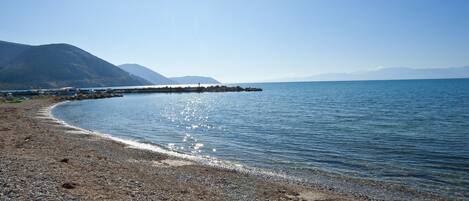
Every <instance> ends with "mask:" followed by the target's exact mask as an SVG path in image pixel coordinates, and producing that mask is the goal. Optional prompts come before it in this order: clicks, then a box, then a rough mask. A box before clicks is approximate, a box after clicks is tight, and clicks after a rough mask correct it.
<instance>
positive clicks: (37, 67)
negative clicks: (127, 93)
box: [0, 41, 219, 90]
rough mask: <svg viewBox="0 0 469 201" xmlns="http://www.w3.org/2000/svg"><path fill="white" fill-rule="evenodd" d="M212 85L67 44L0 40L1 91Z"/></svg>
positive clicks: (197, 78) (201, 78) (204, 80)
mask: <svg viewBox="0 0 469 201" xmlns="http://www.w3.org/2000/svg"><path fill="white" fill-rule="evenodd" d="M197 83H201V84H212V83H219V82H218V81H216V80H215V79H213V78H208V77H199V76H188V77H180V78H174V79H171V78H167V77H165V76H163V75H161V74H159V73H157V72H154V71H153V70H150V69H148V68H146V67H144V66H140V65H138V64H124V65H121V66H119V67H117V66H115V65H113V64H111V63H109V62H107V61H105V60H103V59H100V58H98V57H96V56H94V55H92V54H90V53H88V52H86V51H84V50H82V49H80V48H78V47H75V46H72V45H69V44H48V45H37V46H33V45H25V44H19V43H11V42H6V41H0V90H5V89H10V90H12V89H39V88H41V89H46V88H60V87H113V86H138V85H153V84H155V85H170V84H197Z"/></svg>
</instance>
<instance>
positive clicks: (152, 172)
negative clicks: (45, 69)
mask: <svg viewBox="0 0 469 201" xmlns="http://www.w3.org/2000/svg"><path fill="white" fill-rule="evenodd" d="M55 103H56V101H54V100H52V99H36V100H28V101H25V102H22V103H16V104H6V103H3V104H0V200H366V199H367V198H366V196H364V195H345V194H342V193H339V192H335V191H334V190H333V189H328V188H322V187H319V186H306V185H302V184H297V183H293V182H288V181H280V180H273V179H269V178H264V177H260V176H253V175H250V174H246V173H240V172H236V171H232V170H226V169H221V168H215V167H208V166H204V165H199V164H197V163H196V162H193V161H186V160H183V159H179V158H174V157H171V156H167V155H164V154H161V153H155V152H151V151H146V150H140V149H134V148H130V147H128V146H126V145H125V144H122V143H119V142H116V141H112V140H110V139H107V138H104V137H100V136H96V135H89V134H80V133H79V132H76V133H75V134H73V132H70V131H71V130H70V128H67V127H64V126H63V125H61V124H58V123H56V122H54V121H51V120H50V119H48V118H45V117H44V116H40V114H39V113H40V111H41V110H44V108H47V107H49V106H51V105H52V104H55Z"/></svg>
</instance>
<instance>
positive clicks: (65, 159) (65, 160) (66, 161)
mask: <svg viewBox="0 0 469 201" xmlns="http://www.w3.org/2000/svg"><path fill="white" fill-rule="evenodd" d="M68 161H69V159H68V158H64V159H62V160H60V162H61V163H68Z"/></svg>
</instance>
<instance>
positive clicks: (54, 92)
mask: <svg viewBox="0 0 469 201" xmlns="http://www.w3.org/2000/svg"><path fill="white" fill-rule="evenodd" d="M258 91H262V89H261V88H252V87H246V88H243V87H240V86H222V85H217V86H208V87H204V86H198V87H169V86H166V87H144V88H118V89H116V88H108V89H102V88H101V89H79V88H73V87H65V88H61V89H47V90H16V91H3V92H0V98H2V99H13V98H15V97H21V98H23V99H26V98H27V97H37V96H53V97H55V98H56V99H57V100H84V99H100V98H113V97H122V96H123V94H129V93H204V92H258Z"/></svg>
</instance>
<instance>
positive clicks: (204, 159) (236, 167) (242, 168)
mask: <svg viewBox="0 0 469 201" xmlns="http://www.w3.org/2000/svg"><path fill="white" fill-rule="evenodd" d="M68 102H70V101H64V102H59V103H56V104H54V105H52V106H49V107H47V108H44V109H41V110H39V112H38V115H37V116H36V118H40V119H48V120H51V121H53V122H54V123H57V124H60V125H61V126H62V127H64V128H67V129H70V130H69V131H66V132H67V133H71V134H89V135H96V136H100V137H103V138H107V139H110V140H113V141H116V142H120V143H123V144H125V145H127V146H128V147H129V148H134V149H141V150H148V151H153V152H157V153H162V154H166V155H168V156H173V157H177V158H180V159H185V160H190V161H193V162H196V163H198V164H201V165H206V166H211V167H216V168H222V169H227V170H233V171H237V172H240V173H247V174H251V175H258V176H264V177H269V178H277V179H285V180H290V181H303V179H301V178H299V177H294V176H289V175H286V174H282V173H278V172H274V171H270V170H266V169H261V168H255V167H250V166H246V165H243V164H240V163H236V162H232V161H227V160H221V159H218V158H216V157H213V156H208V155H204V156H195V155H189V154H185V153H181V152H176V151H173V150H170V149H166V148H163V147H161V146H158V145H156V144H151V143H143V142H138V141H135V140H131V139H124V138H119V137H115V136H112V135H110V134H107V133H101V132H97V131H93V130H87V129H84V128H80V127H77V126H73V125H71V124H69V123H67V122H65V121H63V120H61V119H58V118H56V117H55V116H54V115H53V114H52V110H54V109H55V108H56V107H57V106H60V105H62V104H65V103H68ZM195 146H196V147H197V148H200V147H202V146H203V144H201V143H197V144H196V145H195Z"/></svg>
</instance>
